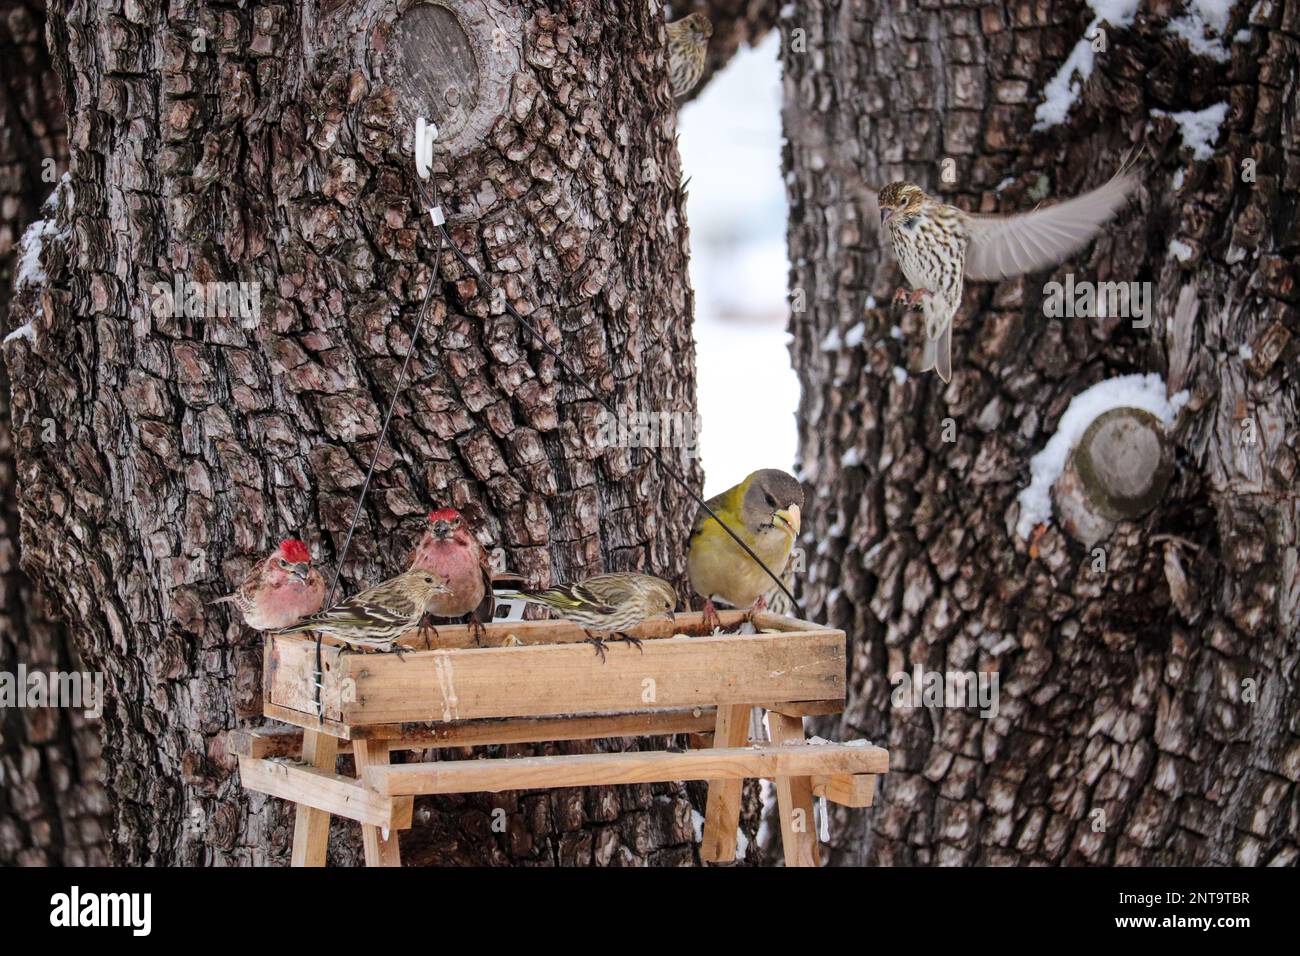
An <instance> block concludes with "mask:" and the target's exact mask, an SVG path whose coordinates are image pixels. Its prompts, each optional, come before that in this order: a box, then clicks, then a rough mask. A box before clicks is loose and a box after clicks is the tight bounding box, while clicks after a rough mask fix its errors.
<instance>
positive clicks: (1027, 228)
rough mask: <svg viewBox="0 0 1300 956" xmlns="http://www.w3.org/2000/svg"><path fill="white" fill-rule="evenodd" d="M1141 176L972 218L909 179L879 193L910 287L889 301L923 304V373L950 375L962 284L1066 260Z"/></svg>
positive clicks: (1125, 174)
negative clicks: (1027, 207) (1024, 209)
mask: <svg viewBox="0 0 1300 956" xmlns="http://www.w3.org/2000/svg"><path fill="white" fill-rule="evenodd" d="M1137 183H1138V177H1137V176H1136V175H1134V174H1133V173H1132V172H1130V171H1128V170H1127V169H1124V168H1121V170H1120V172H1119V173H1118V174H1117V175H1115V176H1114V177H1113V178H1111V180H1110V181H1109V182H1107V183H1105V184H1104V185H1102V186H1098V187H1097V188H1096V189H1094V190H1092V191H1091V192H1086V193H1084V194H1083V195H1081V196H1075V197H1074V198H1073V199H1067V200H1066V201H1065V202H1061V203H1057V204H1056V205H1053V206H1044V207H1041V208H1039V209H1035V210H1032V211H1031V212H1024V213H1014V214H1012V215H1006V216H1003V215H977V214H975V213H968V212H964V211H963V210H961V209H958V208H957V207H956V206H952V205H949V204H948V203H945V202H940V201H939V200H937V199H934V198H932V197H930V196H927V195H926V194H925V192H924V191H923V190H922V189H921V188H920V187H919V186H916V185H914V184H912V183H908V182H894V183H890V184H889V185H887V186H885V188H884V189H882V190H880V193H879V195H878V196H877V197H876V201H877V203H878V204H879V206H880V223H881V225H882V226H884V227H887V231H888V233H889V240H890V244H891V245H892V246H893V249H894V255H896V256H897V257H898V262H899V265H900V266H901V267H902V270H903V275H904V276H906V277H907V281H908V282H909V283H910V284H911V286H912V291H911V292H910V293H909V292H907V291H906V290H904V289H899V290H898V292H897V293H896V294H895V296H894V299H895V301H898V299H900V298H903V297H905V298H906V299H907V301H908V304H909V305H916V304H917V303H918V302H919V303H920V304H921V307H922V310H923V314H924V316H925V347H924V352H923V355H922V361H921V371H923V372H924V371H928V370H930V369H934V370H935V372H937V373H938V375H939V377H940V378H941V379H943V380H944V381H945V382H946V381H948V380H949V379H951V378H952V323H953V319H954V317H955V316H956V315H957V310H958V308H960V306H961V293H962V282H963V279H977V280H981V281H994V282H997V281H1000V280H1002V279H1005V278H1008V277H1010V276H1018V275H1023V274H1025V273H1028V272H1037V271H1038V270H1040V269H1047V268H1050V267H1052V266H1055V265H1057V264H1058V263H1060V262H1063V261H1064V260H1065V259H1067V258H1068V257H1069V256H1071V255H1072V254H1074V253H1075V252H1077V251H1078V250H1080V249H1082V248H1083V247H1084V246H1086V245H1088V243H1090V242H1092V240H1093V238H1094V237H1095V236H1096V235H1097V233H1098V232H1099V231H1100V230H1101V227H1102V225H1104V224H1105V222H1106V221H1107V220H1108V219H1110V218H1111V216H1113V215H1114V214H1115V212H1116V211H1117V210H1118V209H1119V208H1120V207H1121V206H1122V205H1124V203H1125V202H1126V201H1127V200H1128V197H1129V195H1130V194H1131V193H1132V192H1133V190H1134V188H1135V187H1136V186H1137Z"/></svg>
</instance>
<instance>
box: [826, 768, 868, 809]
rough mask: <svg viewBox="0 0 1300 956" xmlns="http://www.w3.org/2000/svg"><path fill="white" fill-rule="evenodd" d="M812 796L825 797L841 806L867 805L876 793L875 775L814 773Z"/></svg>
mask: <svg viewBox="0 0 1300 956" xmlns="http://www.w3.org/2000/svg"><path fill="white" fill-rule="evenodd" d="M812 792H813V796H814V797H825V798H826V799H827V800H829V801H830V802H831V803H837V804H839V805H840V806H842V807H869V806H871V801H872V800H873V799H874V798H875V795H876V777H875V774H870V773H837V774H831V775H829V776H826V775H823V774H814V775H813V778H812Z"/></svg>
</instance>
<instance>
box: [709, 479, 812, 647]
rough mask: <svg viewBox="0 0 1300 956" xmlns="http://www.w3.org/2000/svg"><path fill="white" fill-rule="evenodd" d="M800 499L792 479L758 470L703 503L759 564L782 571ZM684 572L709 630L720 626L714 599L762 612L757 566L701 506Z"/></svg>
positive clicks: (763, 583)
mask: <svg viewBox="0 0 1300 956" xmlns="http://www.w3.org/2000/svg"><path fill="white" fill-rule="evenodd" d="M803 501H804V497H803V487H802V486H801V485H800V484H799V482H798V480H797V479H796V478H795V477H794V476H793V475H790V474H787V473H786V472H784V471H781V470H780V469H777V468H764V469H763V470H761V471H756V472H754V473H753V474H752V475H750V476H749V477H747V478H746V479H745V480H744V481H742V482H741V483H740V484H738V485H736V486H735V487H734V488H729V489H727V490H726V491H724V492H723V493H722V494H720V495H718V496H717V497H715V498H710V499H709V502H708V504H709V507H710V508H712V509H713V512H714V513H715V514H716V515H717V516H718V518H719V519H721V520H722V521H724V522H725V523H726V525H727V527H729V528H731V530H732V531H734V532H736V534H737V535H738V536H739V537H740V539H741V540H742V541H744V542H745V544H747V545H748V546H749V547H750V548H751V549H752V550H753V552H754V554H756V555H757V556H758V557H759V559H760V560H761V561H762V562H763V564H766V565H767V567H768V568H774V569H778V570H783V569H784V568H785V567H786V563H787V562H788V560H789V558H790V550H791V549H792V548H793V547H794V541H795V538H797V537H798V536H799V518H800V511H801V510H802V508H803ZM686 569H687V573H688V574H689V575H690V579H691V587H693V588H694V589H695V592H696V593H697V594H699V595H700V596H701V597H703V598H704V599H705V602H704V624H705V626H706V627H707V628H708V629H709V630H710V631H711V630H712V629H714V628H716V627H719V626H720V622H719V620H718V612H717V609H716V608H715V607H714V601H722V602H724V603H726V604H730V605H731V606H732V607H738V608H751V609H752V610H762V608H763V606H764V602H763V600H762V598H763V593H764V592H765V591H766V590H767V589H768V588H769V587H771V586H772V585H773V581H772V578H771V577H770V576H769V575H768V573H767V571H766V570H764V568H763V565H761V564H759V563H758V562H756V561H755V560H754V559H753V558H751V557H750V556H749V555H747V554H745V552H744V551H742V550H741V548H740V546H739V545H737V544H736V542H735V541H733V540H732V539H731V536H730V535H728V534H727V533H726V532H725V531H724V530H723V529H722V528H721V527H719V526H718V523H717V522H716V521H714V520H713V519H712V518H711V517H709V515H708V513H707V512H705V511H704V509H702V508H701V509H700V511H699V513H698V514H697V515H696V517H695V527H694V528H693V529H692V531H691V543H690V553H689V554H688V555H687V558H686Z"/></svg>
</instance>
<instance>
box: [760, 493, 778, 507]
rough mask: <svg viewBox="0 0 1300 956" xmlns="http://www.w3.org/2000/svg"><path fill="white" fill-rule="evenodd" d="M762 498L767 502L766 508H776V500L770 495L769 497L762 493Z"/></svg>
mask: <svg viewBox="0 0 1300 956" xmlns="http://www.w3.org/2000/svg"><path fill="white" fill-rule="evenodd" d="M763 498H764V499H765V500H766V501H767V506H768V507H769V508H775V507H776V499H775V498H773V497H772V496H771V495H769V494H768V493H767V492H766V491H765V492H763Z"/></svg>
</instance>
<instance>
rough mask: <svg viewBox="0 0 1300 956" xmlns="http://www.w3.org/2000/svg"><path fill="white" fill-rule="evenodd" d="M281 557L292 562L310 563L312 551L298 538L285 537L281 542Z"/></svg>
mask: <svg viewBox="0 0 1300 956" xmlns="http://www.w3.org/2000/svg"><path fill="white" fill-rule="evenodd" d="M280 557H282V558H284V560H286V561H288V562H290V563H291V564H308V563H310V562H311V552H310V551H308V550H307V546H306V545H305V544H303V543H302V542H301V541H299V540H298V539H297V538H285V539H284V540H283V541H281V542H280Z"/></svg>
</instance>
